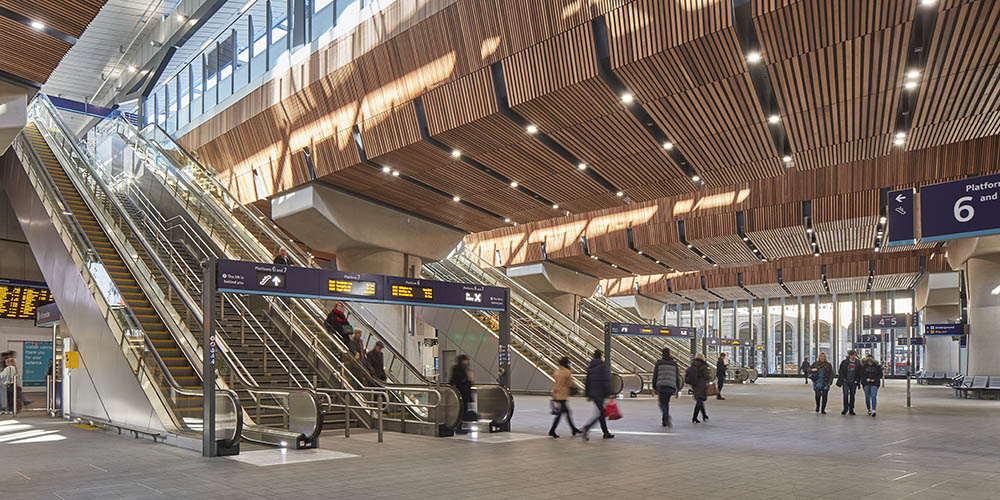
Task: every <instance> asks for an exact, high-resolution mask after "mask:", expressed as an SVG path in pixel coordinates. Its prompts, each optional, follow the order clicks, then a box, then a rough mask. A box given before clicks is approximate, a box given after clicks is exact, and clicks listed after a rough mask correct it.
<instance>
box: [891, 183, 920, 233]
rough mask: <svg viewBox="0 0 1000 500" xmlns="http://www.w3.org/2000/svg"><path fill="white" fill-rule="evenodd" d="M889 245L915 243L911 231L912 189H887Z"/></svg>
mask: <svg viewBox="0 0 1000 500" xmlns="http://www.w3.org/2000/svg"><path fill="white" fill-rule="evenodd" d="M888 199H889V210H888V211H887V212H886V213H888V214H889V217H888V218H889V239H888V245H889V246H897V245H911V244H913V243H916V242H917V240H916V239H915V238H914V232H913V189H912V188H911V189H900V190H899V191H889V196H888Z"/></svg>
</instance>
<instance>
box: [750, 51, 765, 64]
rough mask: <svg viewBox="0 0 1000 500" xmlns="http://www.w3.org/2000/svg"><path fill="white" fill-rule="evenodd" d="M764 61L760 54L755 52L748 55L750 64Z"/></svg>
mask: <svg viewBox="0 0 1000 500" xmlns="http://www.w3.org/2000/svg"><path fill="white" fill-rule="evenodd" d="M761 59H763V57H762V56H761V54H760V52H757V51H753V52H750V53H748V54H747V62H748V63H750V64H757V63H759V62H760V60H761Z"/></svg>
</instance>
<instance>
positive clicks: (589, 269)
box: [549, 255, 632, 277]
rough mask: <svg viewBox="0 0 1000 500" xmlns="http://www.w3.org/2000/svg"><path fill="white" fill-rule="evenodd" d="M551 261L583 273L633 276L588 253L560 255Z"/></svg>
mask: <svg viewBox="0 0 1000 500" xmlns="http://www.w3.org/2000/svg"><path fill="white" fill-rule="evenodd" d="M549 260H550V261H552V262H554V263H556V264H559V265H561V266H566V267H568V268H570V269H574V270H577V271H580V272H581V273H584V274H588V275H591V276H598V275H604V276H611V277H623V276H632V275H631V274H630V273H627V272H625V271H623V270H622V269H621V268H617V269H616V268H614V267H611V266H609V265H607V264H605V263H603V262H601V261H597V260H594V259H591V258H590V257H587V256H586V255H574V256H569V257H560V258H555V259H551V258H550V259H549Z"/></svg>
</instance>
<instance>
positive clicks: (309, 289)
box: [216, 259, 506, 311]
mask: <svg viewBox="0 0 1000 500" xmlns="http://www.w3.org/2000/svg"><path fill="white" fill-rule="evenodd" d="M217 274H218V279H217V285H216V286H217V289H218V291H220V292H230V293H252V294H258V295H278V296H285V297H303V298H313V299H343V300H350V301H359V302H380V303H391V304H406V305H428V306H433V307H454V308H461V309H484V310H492V311H502V310H503V309H504V296H505V291H506V289H505V288H502V287H496V286H483V285H478V284H472V283H451V282H447V281H435V280H424V279H420V278H402V277H397V276H383V275H379V274H365V273H347V272H343V271H332V270H329V269H316V268H311V267H296V266H286V265H276V264H268V263H263V262H244V261H235V260H223V259H220V260H219V261H218V266H217Z"/></svg>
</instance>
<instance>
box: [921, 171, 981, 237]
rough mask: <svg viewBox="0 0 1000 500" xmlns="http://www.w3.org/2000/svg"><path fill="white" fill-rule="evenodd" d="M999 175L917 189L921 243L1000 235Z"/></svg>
mask: <svg viewBox="0 0 1000 500" xmlns="http://www.w3.org/2000/svg"><path fill="white" fill-rule="evenodd" d="M998 195H1000V174H994V175H984V176H980V177H971V178H969V179H962V180H958V181H952V182H943V183H941V184H932V185H930V186H924V187H922V188H920V241H922V242H930V241H941V240H948V239H953V238H968V237H972V236H984V235H988V234H997V233H1000V217H997V213H998V211H1000V196H998Z"/></svg>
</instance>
